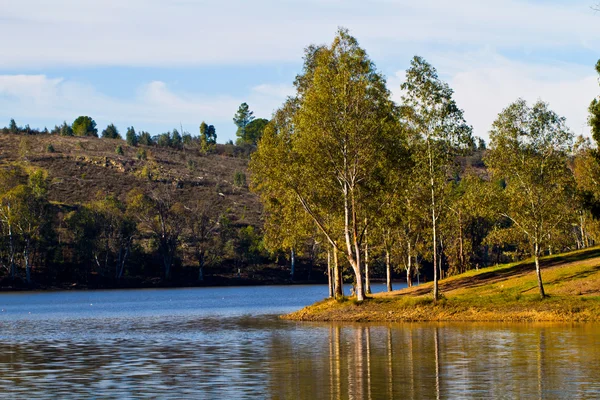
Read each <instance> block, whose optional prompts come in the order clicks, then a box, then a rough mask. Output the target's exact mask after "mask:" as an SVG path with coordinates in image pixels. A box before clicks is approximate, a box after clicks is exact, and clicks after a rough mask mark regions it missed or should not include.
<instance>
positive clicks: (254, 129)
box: [237, 118, 269, 145]
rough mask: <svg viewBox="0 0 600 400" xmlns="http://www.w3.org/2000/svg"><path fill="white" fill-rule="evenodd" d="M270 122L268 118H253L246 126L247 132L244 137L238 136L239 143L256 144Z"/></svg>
mask: <svg viewBox="0 0 600 400" xmlns="http://www.w3.org/2000/svg"><path fill="white" fill-rule="evenodd" d="M268 123H269V120H268V119H264V118H257V119H254V120H252V121H251V122H250V123H248V125H247V126H246V133H245V135H244V136H243V137H240V138H238V140H237V144H238V145H241V144H250V145H256V144H257V143H258V141H259V140H260V138H261V137H262V135H263V132H264V130H265V127H266V126H267V124H268Z"/></svg>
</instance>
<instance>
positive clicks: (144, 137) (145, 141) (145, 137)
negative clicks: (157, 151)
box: [138, 131, 154, 146]
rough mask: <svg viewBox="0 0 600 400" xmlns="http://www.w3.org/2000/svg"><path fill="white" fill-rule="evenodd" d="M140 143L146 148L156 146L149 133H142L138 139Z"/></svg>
mask: <svg viewBox="0 0 600 400" xmlns="http://www.w3.org/2000/svg"><path fill="white" fill-rule="evenodd" d="M138 143H139V144H141V145H144V146H152V145H153V144H154V141H153V140H152V136H151V135H150V134H149V133H148V132H146V131H141V132H140V136H139V138H138Z"/></svg>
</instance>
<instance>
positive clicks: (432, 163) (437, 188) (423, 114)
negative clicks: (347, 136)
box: [401, 56, 473, 301]
mask: <svg viewBox="0 0 600 400" xmlns="http://www.w3.org/2000/svg"><path fill="white" fill-rule="evenodd" d="M401 87H402V90H403V91H404V96H403V97H402V100H403V102H404V105H405V106H404V110H403V111H404V117H405V119H406V121H407V123H408V124H409V126H410V128H411V132H413V134H414V137H413V138H412V141H413V142H414V143H415V144H414V145H415V146H416V147H417V149H416V151H414V152H413V154H414V157H413V159H414V162H415V168H414V174H413V177H414V179H416V180H425V182H426V183H427V184H428V186H429V192H430V198H429V204H428V207H429V211H430V214H431V230H432V253H433V254H432V255H433V266H434V268H433V271H434V274H433V277H434V278H433V282H434V283H433V285H434V286H433V298H434V300H435V301H437V299H438V296H439V288H438V278H439V277H438V261H439V260H438V245H439V241H438V222H439V218H440V214H441V212H442V210H443V209H444V206H445V202H446V199H445V198H444V196H443V193H444V192H445V186H446V182H447V178H448V176H449V175H451V169H453V168H454V167H455V162H454V157H455V155H456V153H457V150H459V149H461V148H463V149H464V148H470V147H471V144H472V143H473V139H472V137H471V127H470V126H468V125H467V124H466V122H465V120H464V118H463V111H462V110H461V109H460V108H458V106H457V105H456V103H455V101H454V100H453V99H452V94H453V91H452V89H450V87H449V86H448V84H446V83H445V82H443V81H441V80H440V79H439V78H438V75H437V72H436V70H435V68H433V67H432V66H431V65H430V64H429V63H427V62H426V61H425V60H424V59H423V58H421V57H419V56H415V57H414V58H413V59H412V61H411V64H410V68H409V69H408V70H407V71H406V81H405V82H404V83H403V84H402V86H401Z"/></svg>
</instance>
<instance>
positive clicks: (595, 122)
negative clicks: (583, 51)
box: [588, 60, 600, 145]
mask: <svg viewBox="0 0 600 400" xmlns="http://www.w3.org/2000/svg"><path fill="white" fill-rule="evenodd" d="M596 71H597V72H598V75H600V60H598V62H597V63H596ZM588 112H589V117H588V123H589V125H590V127H591V128H592V137H593V138H594V141H595V142H596V145H598V144H600V97H598V98H595V99H593V100H592V102H591V103H590V106H589V108H588Z"/></svg>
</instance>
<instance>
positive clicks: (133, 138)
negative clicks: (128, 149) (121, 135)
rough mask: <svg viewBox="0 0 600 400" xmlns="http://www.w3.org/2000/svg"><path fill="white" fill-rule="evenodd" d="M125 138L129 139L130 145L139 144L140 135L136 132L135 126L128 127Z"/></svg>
mask: <svg viewBox="0 0 600 400" xmlns="http://www.w3.org/2000/svg"><path fill="white" fill-rule="evenodd" d="M125 140H126V141H127V144H128V145H130V146H137V144H138V136H137V134H136V133H135V129H134V128H133V126H130V127H129V128H127V133H126V134H125Z"/></svg>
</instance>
